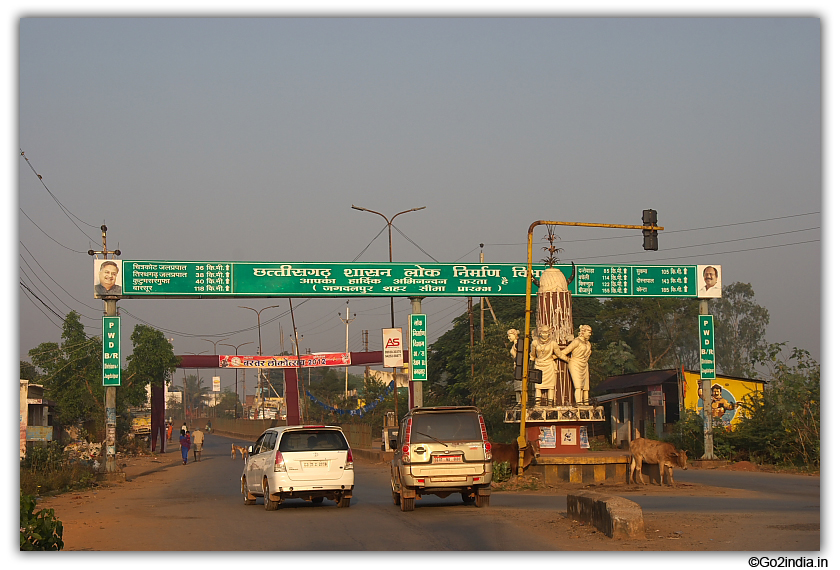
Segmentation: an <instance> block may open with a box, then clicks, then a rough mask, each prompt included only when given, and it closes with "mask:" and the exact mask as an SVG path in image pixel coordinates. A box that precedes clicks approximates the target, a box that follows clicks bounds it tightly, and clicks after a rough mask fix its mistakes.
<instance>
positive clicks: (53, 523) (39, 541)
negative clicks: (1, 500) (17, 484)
mask: <svg viewBox="0 0 840 570" xmlns="http://www.w3.org/2000/svg"><path fill="white" fill-rule="evenodd" d="M63 535H64V525H63V524H62V523H61V521H60V520H58V519H57V518H56V516H55V511H54V510H53V509H41V510H39V511H38V512H37V513H36V512H35V497H33V496H32V495H28V494H24V492H23V490H21V492H20V549H21V550H61V549H62V548H64V540H63V538H62V537H63Z"/></svg>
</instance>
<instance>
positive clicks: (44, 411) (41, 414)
mask: <svg viewBox="0 0 840 570" xmlns="http://www.w3.org/2000/svg"><path fill="white" fill-rule="evenodd" d="M54 409H55V403H54V402H52V401H50V400H48V399H46V398H45V397H44V387H43V386H41V385H40V384H30V383H29V380H22V379H21V380H20V458H21V459H23V458H24V457H26V444H27V442H35V441H43V442H46V441H52V440H53V438H55V439H58V438H59V436H60V434H59V433H54V428H57V426H55V423H54V422H53V410H54Z"/></svg>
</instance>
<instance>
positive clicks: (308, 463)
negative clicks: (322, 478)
mask: <svg viewBox="0 0 840 570" xmlns="http://www.w3.org/2000/svg"><path fill="white" fill-rule="evenodd" d="M301 463H302V464H303V468H304V469H311V468H313V467H326V466H327V462H326V461H301Z"/></svg>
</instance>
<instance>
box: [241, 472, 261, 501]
mask: <svg viewBox="0 0 840 570" xmlns="http://www.w3.org/2000/svg"><path fill="white" fill-rule="evenodd" d="M242 500H243V501H244V502H245V504H246V505H253V504H254V503H256V502H257V499H256V497H254V495H252V494H251V493H249V492H248V486H247V485H245V477H243V478H242Z"/></svg>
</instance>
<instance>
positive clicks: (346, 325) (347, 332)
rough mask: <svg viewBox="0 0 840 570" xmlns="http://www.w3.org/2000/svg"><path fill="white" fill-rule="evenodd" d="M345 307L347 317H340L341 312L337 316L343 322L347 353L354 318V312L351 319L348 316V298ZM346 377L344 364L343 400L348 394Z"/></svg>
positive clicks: (345, 350)
mask: <svg viewBox="0 0 840 570" xmlns="http://www.w3.org/2000/svg"><path fill="white" fill-rule="evenodd" d="M346 309H347V317H346V318H343V319H342V318H341V313H338V318H339V319H341V322H343V323H344V352H347V353H349V352H350V323H352V322H353V321H355V320H356V313H353V318H352V319H351V318H350V301H349V300H348V301H347V307H346ZM347 378H348V373H347V367H346V366H345V367H344V399H345V400H346V399H347V394H348V390H347Z"/></svg>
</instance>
